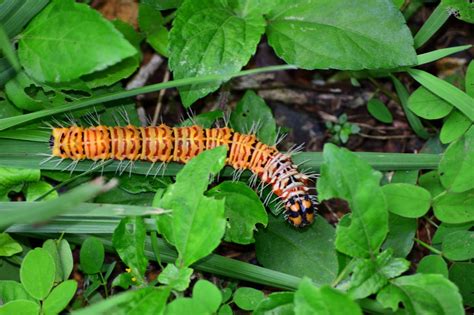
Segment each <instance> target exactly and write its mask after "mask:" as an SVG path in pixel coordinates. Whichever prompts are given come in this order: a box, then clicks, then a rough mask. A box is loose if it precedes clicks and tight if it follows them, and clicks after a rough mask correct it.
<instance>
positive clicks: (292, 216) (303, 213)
mask: <svg viewBox="0 0 474 315" xmlns="http://www.w3.org/2000/svg"><path fill="white" fill-rule="evenodd" d="M285 208H286V214H285V218H286V220H287V221H288V222H289V223H290V224H291V225H293V226H294V227H297V228H302V227H305V226H308V225H310V224H311V223H313V221H314V216H315V213H316V203H315V202H314V201H312V200H311V198H310V197H309V195H303V196H301V195H297V196H292V197H290V198H289V199H288V200H287V202H286V204H285Z"/></svg>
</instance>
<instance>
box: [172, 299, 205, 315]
mask: <svg viewBox="0 0 474 315" xmlns="http://www.w3.org/2000/svg"><path fill="white" fill-rule="evenodd" d="M165 314H166V315H180V314H209V313H208V312H207V310H206V306H205V305H204V304H203V303H201V302H199V301H196V300H194V299H191V298H184V297H180V298H177V299H175V300H174V301H172V302H171V303H169V304H168V305H167V306H166V311H165Z"/></svg>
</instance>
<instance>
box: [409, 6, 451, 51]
mask: <svg viewBox="0 0 474 315" xmlns="http://www.w3.org/2000/svg"><path fill="white" fill-rule="evenodd" d="M448 18H449V11H448V8H447V7H446V6H445V5H444V4H443V3H440V4H439V5H438V6H437V7H436V9H435V10H434V11H433V13H431V15H430V17H429V18H428V20H426V22H425V23H424V24H423V26H422V27H421V28H420V30H419V31H418V32H417V33H416V35H415V38H414V41H415V48H420V47H421V46H423V45H424V44H425V43H426V42H427V41H428V40H429V39H430V38H431V37H432V36H433V35H434V34H435V33H436V32H437V31H438V30H439V29H440V28H441V26H443V25H444V23H445V22H446V21H447V20H448Z"/></svg>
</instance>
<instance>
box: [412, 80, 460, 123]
mask: <svg viewBox="0 0 474 315" xmlns="http://www.w3.org/2000/svg"><path fill="white" fill-rule="evenodd" d="M408 108H409V109H410V110H411V111H412V112H414V113H415V114H416V115H418V116H420V117H421V118H425V119H439V118H443V117H445V116H447V115H449V113H450V112H451V111H452V109H453V106H452V105H451V104H449V103H448V102H446V101H445V100H443V99H442V98H440V97H438V96H436V95H435V94H433V93H431V92H430V91H429V90H427V89H426V88H424V87H422V86H421V87H419V88H418V89H416V91H415V92H413V94H412V95H410V97H409V98H408Z"/></svg>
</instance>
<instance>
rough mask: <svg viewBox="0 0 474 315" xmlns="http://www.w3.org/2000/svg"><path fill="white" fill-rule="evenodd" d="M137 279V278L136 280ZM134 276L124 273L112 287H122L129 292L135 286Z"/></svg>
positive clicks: (115, 280) (113, 282)
mask: <svg viewBox="0 0 474 315" xmlns="http://www.w3.org/2000/svg"><path fill="white" fill-rule="evenodd" d="M135 279H136V278H135ZM135 279H134V277H133V275H132V274H131V273H128V272H122V273H121V274H119V275H118V276H117V277H115V278H114V280H113V281H112V287H121V288H122V289H125V290H127V289H128V288H129V287H130V286H131V285H133V284H134V282H135V281H133V280H135Z"/></svg>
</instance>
